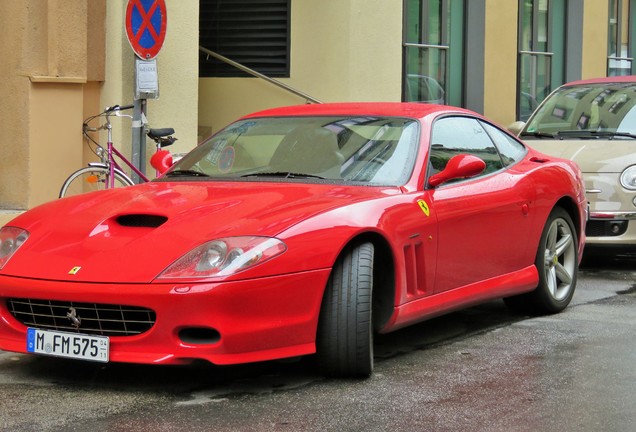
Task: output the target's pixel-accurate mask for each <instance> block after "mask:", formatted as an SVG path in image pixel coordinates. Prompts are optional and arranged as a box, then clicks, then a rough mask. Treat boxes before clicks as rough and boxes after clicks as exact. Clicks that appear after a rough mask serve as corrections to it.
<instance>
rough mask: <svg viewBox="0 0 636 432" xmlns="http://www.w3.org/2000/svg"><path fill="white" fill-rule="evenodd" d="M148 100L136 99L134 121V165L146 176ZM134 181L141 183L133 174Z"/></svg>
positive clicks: (135, 174)
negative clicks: (146, 113) (146, 112)
mask: <svg viewBox="0 0 636 432" xmlns="http://www.w3.org/2000/svg"><path fill="white" fill-rule="evenodd" d="M145 111H146V99H135V101H134V107H133V119H132V163H133V165H134V166H136V167H137V169H139V171H141V173H142V174H143V175H146V124H145V123H146V122H145V121H144V119H145V117H146V115H145ZM132 176H133V179H132V180H133V181H134V182H135V183H140V182H141V178H140V177H139V176H138V175H137V173H135V172H133V173H132Z"/></svg>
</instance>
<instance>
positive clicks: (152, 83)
mask: <svg viewBox="0 0 636 432" xmlns="http://www.w3.org/2000/svg"><path fill="white" fill-rule="evenodd" d="M135 63H136V80H135V99H157V98H159V78H158V73H157V60H156V59H152V60H141V59H139V58H136V59H135Z"/></svg>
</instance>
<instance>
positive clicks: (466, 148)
mask: <svg viewBox="0 0 636 432" xmlns="http://www.w3.org/2000/svg"><path fill="white" fill-rule="evenodd" d="M458 154H471V155H474V156H477V157H478V158H480V159H482V160H483V161H484V162H486V169H485V170H484V172H483V173H482V174H481V175H484V174H489V173H491V172H495V171H498V170H500V169H502V168H503V163H502V162H501V158H500V157H499V152H498V151H497V148H496V147H495V145H494V143H493V142H492V140H491V138H490V137H489V136H488V134H487V133H486V131H485V130H484V128H483V127H482V126H481V124H480V122H479V121H477V120H476V119H474V118H470V117H445V118H441V119H439V120H436V121H435V123H433V131H432V134H431V151H430V159H429V160H430V168H431V171H432V174H434V173H436V172H439V171H442V170H443V169H444V167H446V163H447V162H448V161H449V160H450V159H451V158H452V157H453V156H456V155H458Z"/></svg>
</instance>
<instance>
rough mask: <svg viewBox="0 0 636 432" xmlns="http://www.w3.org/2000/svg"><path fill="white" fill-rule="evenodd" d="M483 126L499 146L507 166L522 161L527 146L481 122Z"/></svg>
mask: <svg viewBox="0 0 636 432" xmlns="http://www.w3.org/2000/svg"><path fill="white" fill-rule="evenodd" d="M481 125H482V126H483V127H484V129H486V132H488V135H490V138H491V139H492V140H493V141H494V143H495V145H496V146H497V150H499V155H500V156H501V159H502V161H503V163H504V165H505V166H508V165H512V164H513V163H515V162H517V161H518V160H521V159H522V158H523V157H524V156H525V154H526V153H527V149H526V148H525V146H524V145H523V144H521V143H520V142H519V141H517V140H516V139H514V138H513V137H511V136H510V135H508V134H507V133H505V132H503V131H501V130H500V129H497V128H496V127H494V126H493V125H491V124H488V123H484V122H481Z"/></svg>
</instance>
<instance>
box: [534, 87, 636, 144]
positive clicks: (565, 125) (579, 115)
mask: <svg viewBox="0 0 636 432" xmlns="http://www.w3.org/2000/svg"><path fill="white" fill-rule="evenodd" d="M521 136H522V137H523V138H533V137H534V138H543V137H554V138H562V139H567V138H569V137H572V138H586V137H589V138H604V137H609V138H618V139H620V138H624V139H634V138H636V83H600V84H580V85H576V86H566V87H562V88H561V89H559V90H558V91H556V92H555V93H553V94H552V95H550V96H549V97H548V99H546V101H545V102H544V103H543V104H542V105H541V106H540V107H539V109H538V110H537V112H536V113H535V114H534V115H533V116H532V117H531V118H530V120H529V121H528V124H527V125H526V127H525V128H524V130H523V132H522V133H521Z"/></svg>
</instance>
